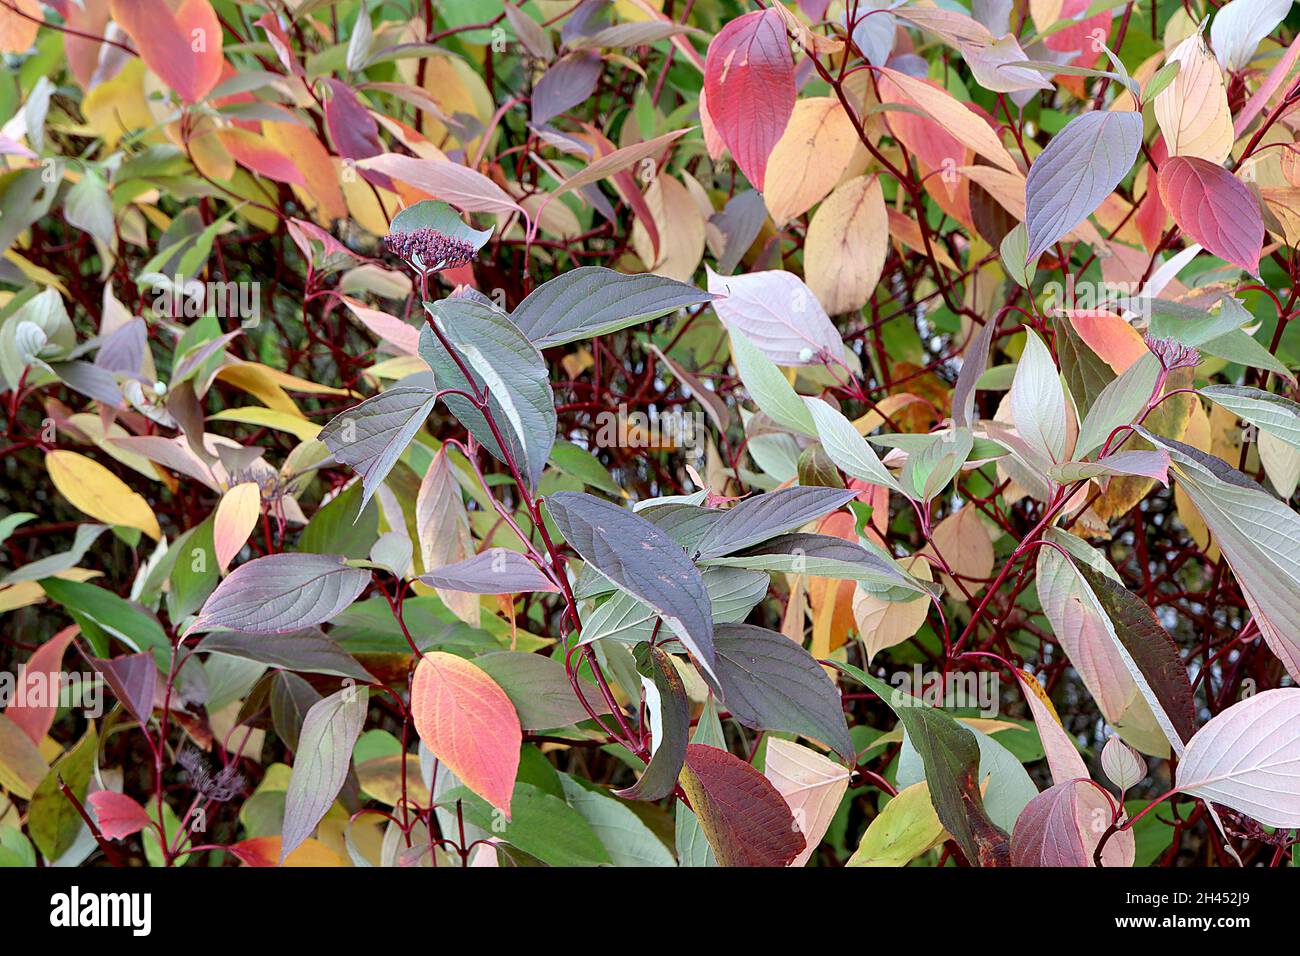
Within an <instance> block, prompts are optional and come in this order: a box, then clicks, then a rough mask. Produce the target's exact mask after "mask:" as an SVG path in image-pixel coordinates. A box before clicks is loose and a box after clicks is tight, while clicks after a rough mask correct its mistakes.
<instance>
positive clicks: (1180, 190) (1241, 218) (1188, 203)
mask: <svg viewBox="0 0 1300 956" xmlns="http://www.w3.org/2000/svg"><path fill="white" fill-rule="evenodd" d="M1160 198H1161V199H1162V200H1164V204H1165V207H1166V208H1167V209H1168V210H1169V214H1170V215H1171V216H1173V217H1174V222H1176V223H1178V227H1179V228H1180V229H1182V230H1183V232H1185V233H1187V235H1189V236H1190V237H1191V238H1192V239H1193V240H1195V241H1196V242H1198V243H1200V244H1201V245H1203V246H1204V247H1205V248H1206V249H1208V250H1209V251H1210V252H1212V253H1214V254H1215V255H1216V256H1218V257H1219V258H1220V259H1223V260H1225V261H1227V262H1231V263H1232V264H1233V265H1237V266H1241V268H1243V269H1245V270H1246V271H1247V272H1249V273H1251V274H1252V275H1253V274H1255V273H1256V272H1258V271H1259V257H1260V253H1261V252H1262V250H1263V248H1264V220H1263V218H1262V217H1261V215H1260V212H1259V202H1258V201H1257V200H1256V199H1255V197H1254V195H1253V194H1252V193H1251V191H1250V190H1249V189H1248V188H1246V185H1245V183H1243V182H1242V181H1241V180H1239V179H1238V178H1237V177H1236V176H1234V175H1232V173H1230V172H1228V171H1227V170H1226V169H1224V168H1223V167H1222V166H1216V165H1214V163H1211V162H1207V161H1206V160H1204V159H1197V158H1196V157H1194V156H1175V157H1173V158H1172V159H1170V160H1168V161H1167V162H1165V164H1164V165H1163V166H1161V167H1160Z"/></svg>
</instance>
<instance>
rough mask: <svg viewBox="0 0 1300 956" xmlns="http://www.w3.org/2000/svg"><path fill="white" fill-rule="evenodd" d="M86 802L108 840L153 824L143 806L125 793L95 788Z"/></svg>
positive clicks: (121, 837) (126, 835) (125, 835)
mask: <svg viewBox="0 0 1300 956" xmlns="http://www.w3.org/2000/svg"><path fill="white" fill-rule="evenodd" d="M86 802H87V803H88V804H90V808H91V810H93V811H94V813H95V822H96V823H97V824H99V829H100V831H101V832H102V833H103V834H104V836H106V837H108V838H109V839H110V840H121V839H123V838H124V837H129V836H130V835H131V834H132V833H139V832H140V831H141V830H143V829H144V828H145V827H147V826H152V825H153V821H152V820H150V819H149V814H147V813H145V812H144V808H143V807H141V806H140V804H138V803H136V802H135V801H134V800H132V799H131V798H130V797H128V796H127V795H126V794H123V793H117V792H116V791H113V790H97V791H95V792H94V793H92V794H91V795H90V796H89V797H87V798H86Z"/></svg>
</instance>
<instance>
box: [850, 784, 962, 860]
mask: <svg viewBox="0 0 1300 956" xmlns="http://www.w3.org/2000/svg"><path fill="white" fill-rule="evenodd" d="M943 836H944V830H943V824H942V823H940V822H939V816H938V814H936V813H935V812H934V805H933V804H932V803H931V802H930V788H929V787H928V786H927V785H926V783H925V781H924V780H922V781H921V782H920V783H914V784H912V786H910V787H907V788H906V789H904V790H901V791H899V794H898V796H896V797H894V798H893V799H892V800H890V801H889V803H887V804H886V805H885V809H883V810H881V811H880V813H879V815H877V816H876V818H875V819H874V820H872V821H871V823H870V825H869V826H868V827H867V832H866V833H864V834H863V835H862V842H861V843H860V844H858V848H857V849H856V850H854V851H853V855H852V856H851V857H849V862H848V863H847V864H846V865H847V866H906V865H907V864H908V863H910V862H911V861H912V860H914V859H916V858H917V857H918V856H920V855H921V854H922V853H924V852H925V851H926V850H928V849H930V847H932V846H934V845H935V844H936V843H938V842H940V841H941V840H942V839H943Z"/></svg>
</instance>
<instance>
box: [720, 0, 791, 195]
mask: <svg viewBox="0 0 1300 956" xmlns="http://www.w3.org/2000/svg"><path fill="white" fill-rule="evenodd" d="M704 92H705V99H706V101H707V102H708V110H709V118H710V119H712V120H713V125H714V127H715V128H716V129H717V131H718V135H719V136H721V137H722V141H723V142H724V143H726V144H727V148H728V149H730V150H731V155H732V156H734V157H735V159H736V165H737V166H739V167H740V170H741V172H743V173H744V174H745V175H746V176H747V177H748V178H749V181H750V182H752V183H753V184H754V186H755V187H756V188H757V189H759V190H762V188H763V182H764V176H765V174H766V172H767V158H768V156H770V155H771V154H772V149H773V147H775V146H776V142H777V140H779V139H780V138H781V134H782V133H784V132H785V126H786V123H788V122H789V121H790V114H791V113H792V112H794V98H795V89H794V59H793V58H792V57H791V55H790V46H789V44H787V43H786V36H785V25H784V23H783V22H782V20H781V14H780V13H778V12H777V11H776V10H774V9H767V10H757V11H755V12H753V13H747V14H745V15H744V16H743V17H737V18H736V19H735V20H732V21H731V22H730V23H728V24H727V25H726V26H725V27H723V28H722V30H721V31H719V33H718V35H717V36H716V37H714V38H713V42H712V43H710V44H709V54H708V58H707V60H706V61H705V64H704Z"/></svg>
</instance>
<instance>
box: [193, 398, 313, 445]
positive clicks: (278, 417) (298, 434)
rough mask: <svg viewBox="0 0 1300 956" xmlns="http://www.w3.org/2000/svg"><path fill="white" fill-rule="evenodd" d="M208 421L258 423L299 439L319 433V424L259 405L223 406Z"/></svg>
mask: <svg viewBox="0 0 1300 956" xmlns="http://www.w3.org/2000/svg"><path fill="white" fill-rule="evenodd" d="M208 420H209V421H214V422H239V423H240V424H243V425H258V426H261V427H262V428H274V429H275V430H276V431H282V432H288V433H289V434H290V435H293V436H294V437H295V438H297V439H299V440H300V441H310V440H311V439H313V438H315V437H316V436H317V435H319V434H320V429H321V426H319V425H317V424H316V423H315V422H309V421H307V419H305V418H300V417H298V416H297V415H290V414H289V413H288V412H283V411H280V410H279V409H277V408H264V407H263V406H261V405H244V406H242V407H240V408H223V409H222V410H221V411H219V412H217V413H215V414H213V415H210V416H209V417H208Z"/></svg>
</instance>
